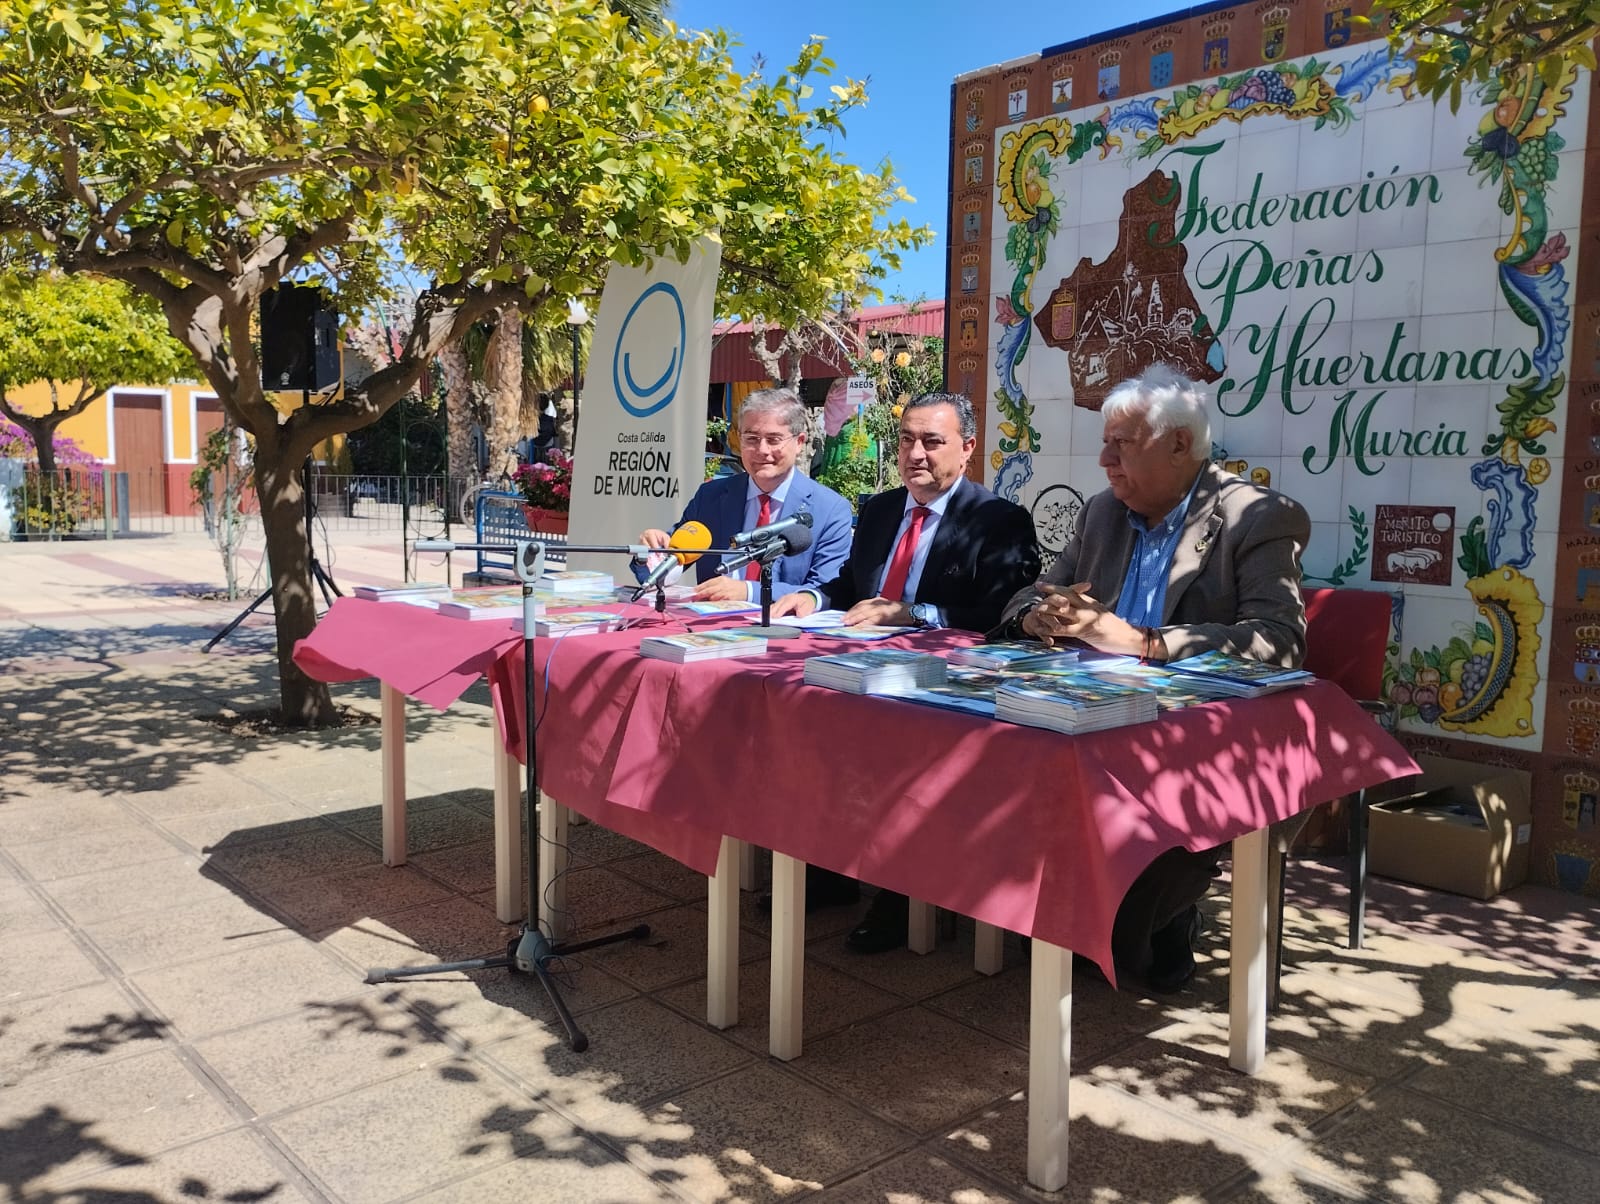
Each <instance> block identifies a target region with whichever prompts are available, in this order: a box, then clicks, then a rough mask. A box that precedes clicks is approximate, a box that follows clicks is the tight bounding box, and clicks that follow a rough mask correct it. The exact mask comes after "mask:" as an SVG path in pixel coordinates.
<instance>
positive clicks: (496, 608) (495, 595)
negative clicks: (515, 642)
mask: <svg viewBox="0 0 1600 1204" xmlns="http://www.w3.org/2000/svg"><path fill="white" fill-rule="evenodd" d="M534 608H535V609H534V614H541V615H542V614H543V613H544V602H543V601H542V600H540V598H539V591H537V590H535V591H534ZM439 613H440V614H442V615H445V616H446V617H448V618H452V619H468V620H473V621H475V620H479V619H515V618H520V617H521V615H522V587H521V586H520V585H504V586H494V587H492V588H490V589H458V590H456V591H455V592H454V593H452V594H450V595H449V596H447V597H444V598H441V599H440V600H439Z"/></svg>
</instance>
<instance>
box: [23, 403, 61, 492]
mask: <svg viewBox="0 0 1600 1204" xmlns="http://www.w3.org/2000/svg"><path fill="white" fill-rule="evenodd" d="M52 417H53V415H50V414H46V415H44V416H43V417H31V416H28V415H24V414H18V415H16V416H15V418H14V419H13V421H14V422H16V424H17V425H18V426H20V427H21V428H22V429H23V430H25V431H27V432H28V438H30V439H32V440H33V452H34V455H35V456H37V457H38V460H39V475H40V476H41V477H42V478H44V484H45V488H46V489H48V488H49V487H50V483H51V482H52V481H53V480H54V479H55V475H56V426H57V425H58V424H59V423H60V421H61V420H60V419H59V418H57V419H56V421H55V422H51V421H50V419H51V418H52Z"/></svg>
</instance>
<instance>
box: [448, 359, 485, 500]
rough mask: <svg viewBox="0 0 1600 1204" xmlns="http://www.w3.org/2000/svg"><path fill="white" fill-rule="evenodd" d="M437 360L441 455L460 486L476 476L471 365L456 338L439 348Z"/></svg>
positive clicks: (474, 479) (451, 477)
mask: <svg viewBox="0 0 1600 1204" xmlns="http://www.w3.org/2000/svg"><path fill="white" fill-rule="evenodd" d="M438 360H439V370H440V372H441V373H442V374H443V376H444V415H445V428H446V430H447V431H448V432H449V445H448V446H447V447H446V448H445V456H446V461H447V463H448V465H449V472H450V480H451V481H452V482H454V484H455V486H456V489H457V490H461V489H464V488H466V484H467V482H468V481H476V480H477V479H478V465H477V461H476V460H474V459H473V455H472V368H471V365H469V364H468V363H467V351H466V348H464V347H463V346H462V345H461V340H459V339H457V340H456V341H455V342H453V343H451V344H449V345H448V346H447V347H445V348H444V349H443V350H442V351H440V352H439V356H438Z"/></svg>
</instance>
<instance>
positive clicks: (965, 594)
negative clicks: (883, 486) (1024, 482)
mask: <svg viewBox="0 0 1600 1204" xmlns="http://www.w3.org/2000/svg"><path fill="white" fill-rule="evenodd" d="M905 508H906V490H905V486H903V485H902V486H901V487H900V488H898V489H891V490H889V491H888V492H886V493H880V494H878V495H876V496H875V497H871V498H868V499H867V501H866V503H865V504H864V505H863V506H862V507H861V514H860V517H859V518H858V519H857V520H856V535H855V541H854V542H853V543H852V544H851V546H850V555H849V557H848V558H847V559H846V560H845V562H844V564H843V565H842V566H841V567H840V569H839V575H838V576H837V577H835V578H834V579H833V580H832V581H830V582H828V583H827V584H826V585H824V586H822V587H821V589H822V593H823V596H824V597H826V598H827V600H828V605H830V606H834V607H837V608H838V609H840V610H848V609H850V607H852V606H854V605H855V604H856V603H857V602H860V601H861V600H862V599H863V598H871V597H873V596H875V592H876V587H877V582H878V578H879V577H881V576H882V575H883V566H884V565H886V564H887V563H888V562H889V557H890V556H892V555H893V554H894V540H895V535H896V534H897V532H898V531H899V529H900V519H901V518H902V517H903V516H904V514H905ZM1038 576H1039V545H1038V541H1037V539H1036V538H1035V536H1034V533H1033V517H1032V516H1031V515H1030V514H1029V513H1028V512H1027V511H1026V510H1024V509H1023V508H1022V507H1021V506H1018V505H1017V504H1016V503H1014V502H1008V501H1006V500H1004V499H1003V498H998V497H996V496H995V495H994V494H992V493H990V492H989V491H988V490H987V489H985V488H984V487H983V486H982V485H978V484H976V483H974V482H973V481H971V480H970V479H967V478H962V480H961V482H960V483H959V484H958V485H957V487H956V490H955V492H954V493H952V494H951V495H950V502H949V504H948V505H947V506H946V507H945V512H944V516H943V517H942V518H941V519H940V520H939V525H938V527H937V528H936V529H935V531H934V534H933V546H932V547H931V548H929V549H928V559H927V562H926V563H925V564H924V565H923V569H922V577H921V579H920V580H919V581H918V582H917V593H916V597H914V598H908V599H907V601H909V602H929V603H932V604H933V605H934V606H938V607H942V608H943V610H944V613H945V617H946V619H947V620H948V621H949V623H950V626H952V627H963V628H965V629H966V630H968V631H988V630H989V629H990V628H991V627H993V626H995V624H996V623H998V622H999V621H1000V613H1001V611H1002V610H1003V609H1004V608H1005V604H1006V602H1007V600H1008V599H1010V597H1011V595H1012V594H1014V593H1016V592H1017V590H1019V589H1021V588H1022V587H1023V586H1025V585H1031V584H1032V583H1033V582H1034V580H1035V579H1037V577H1038Z"/></svg>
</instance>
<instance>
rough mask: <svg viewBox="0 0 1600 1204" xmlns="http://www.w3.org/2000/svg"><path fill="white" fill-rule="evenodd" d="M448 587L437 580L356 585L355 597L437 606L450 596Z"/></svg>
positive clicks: (372, 600) (373, 600)
mask: <svg viewBox="0 0 1600 1204" xmlns="http://www.w3.org/2000/svg"><path fill="white" fill-rule="evenodd" d="M450 592H451V591H450V587H449V586H448V585H445V584H444V583H443V582H439V581H412V582H410V583H408V584H406V585H358V586H356V597H358V598H365V599H366V600H367V601H368V602H407V603H410V604H411V605H412V606H429V607H432V606H437V605H438V604H439V601H440V600H441V599H443V598H448V597H449V596H450Z"/></svg>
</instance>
